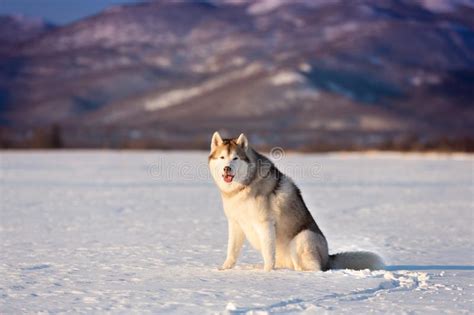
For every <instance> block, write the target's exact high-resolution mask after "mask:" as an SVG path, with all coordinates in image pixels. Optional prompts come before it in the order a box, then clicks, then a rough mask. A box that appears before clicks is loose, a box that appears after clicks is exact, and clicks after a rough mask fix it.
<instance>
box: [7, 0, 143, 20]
mask: <svg viewBox="0 0 474 315" xmlns="http://www.w3.org/2000/svg"><path fill="white" fill-rule="evenodd" d="M130 2H142V1H140V0H0V15H3V14H23V15H26V16H33V17H42V18H44V19H46V20H47V21H50V22H53V23H55V24H65V23H69V22H72V21H74V20H77V19H80V18H83V17H85V16H88V15H91V14H94V13H97V12H99V11H101V10H103V9H105V8H107V7H109V6H111V5H114V4H120V3H130Z"/></svg>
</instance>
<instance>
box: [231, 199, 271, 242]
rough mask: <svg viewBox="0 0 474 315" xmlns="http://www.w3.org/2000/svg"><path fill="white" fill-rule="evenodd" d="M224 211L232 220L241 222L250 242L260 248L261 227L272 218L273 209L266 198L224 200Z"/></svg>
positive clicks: (240, 224)
mask: <svg viewBox="0 0 474 315" xmlns="http://www.w3.org/2000/svg"><path fill="white" fill-rule="evenodd" d="M224 211H225V213H226V215H227V217H228V219H230V220H234V221H235V222H237V223H238V224H239V226H240V227H241V229H242V231H243V232H244V234H245V237H246V238H247V240H248V241H249V242H250V244H251V245H252V246H253V247H254V248H256V249H260V247H261V246H260V237H259V233H261V231H260V229H261V227H262V225H263V224H264V223H266V222H268V221H270V220H272V214H271V209H270V208H269V205H268V204H267V203H266V202H265V200H263V199H262V200H260V199H258V198H238V199H235V200H231V201H227V202H224Z"/></svg>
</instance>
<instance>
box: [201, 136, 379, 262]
mask: <svg viewBox="0 0 474 315" xmlns="http://www.w3.org/2000/svg"><path fill="white" fill-rule="evenodd" d="M209 168H210V171H211V174H212V177H213V178H214V181H215V182H216V184H217V186H218V187H219V190H220V192H221V196H222V202H223V205H224V212H225V215H226V217H227V222H228V232H229V234H228V237H229V238H228V245H227V258H226V260H225V262H224V264H223V265H222V267H221V268H220V269H230V268H232V267H234V265H235V263H236V261H237V258H238V256H239V253H240V249H241V248H242V245H243V243H244V240H245V239H247V240H248V241H249V243H250V244H251V245H252V246H253V247H254V248H256V249H257V250H259V251H260V252H261V254H262V256H263V261H264V267H263V269H264V270H265V271H270V270H272V269H274V268H289V269H294V270H308V271H309V270H315V271H320V270H323V271H324V270H328V269H345V268H348V269H371V270H374V269H383V268H384V264H383V262H382V259H381V258H380V257H379V256H377V255H376V254H373V253H369V252H349V253H340V254H335V255H329V254H328V244H327V241H326V238H325V237H324V235H323V232H321V229H320V228H319V226H318V225H317V224H316V222H315V221H314V219H313V217H312V216H311V213H310V212H309V211H308V208H307V207H306V205H305V203H304V201H303V198H302V197H301V193H300V190H299V189H298V187H297V186H296V185H295V184H294V183H293V181H292V180H291V179H290V178H289V177H288V176H286V175H284V174H283V173H281V172H280V171H279V170H278V169H277V168H276V167H275V165H274V164H273V163H272V162H271V161H270V160H269V159H268V158H266V157H265V156H263V155H261V154H260V153H258V152H256V151H255V150H253V149H252V148H251V147H250V146H249V143H248V140H247V137H246V136H245V135H244V134H241V135H240V136H239V137H238V138H235V139H222V138H221V136H220V135H219V133H218V132H215V133H214V135H213V136H212V140H211V152H210V155H209Z"/></svg>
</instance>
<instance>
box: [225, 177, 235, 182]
mask: <svg viewBox="0 0 474 315" xmlns="http://www.w3.org/2000/svg"><path fill="white" fill-rule="evenodd" d="M233 179H234V176H232V175H224V181H225V182H226V183H230V182H232V180H233Z"/></svg>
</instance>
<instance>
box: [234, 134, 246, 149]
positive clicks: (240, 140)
mask: <svg viewBox="0 0 474 315" xmlns="http://www.w3.org/2000/svg"><path fill="white" fill-rule="evenodd" d="M237 144H238V145H240V146H241V147H242V148H243V149H244V150H247V148H248V146H249V141H248V140H247V137H246V136H245V135H244V134H243V133H241V134H240V136H239V137H238V138H237Z"/></svg>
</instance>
